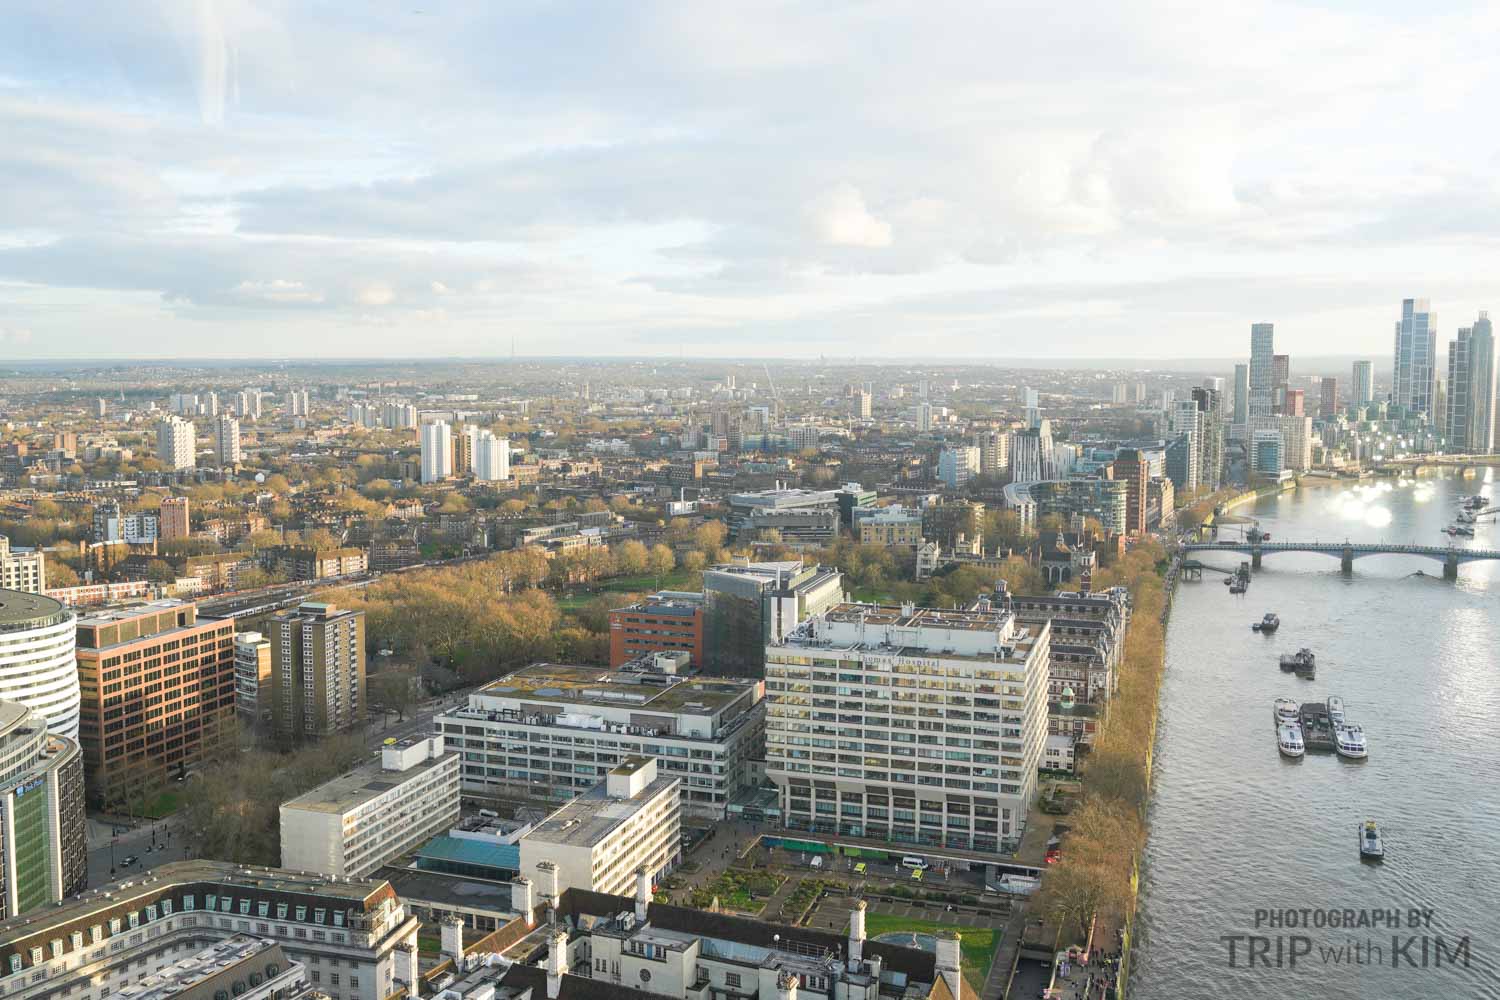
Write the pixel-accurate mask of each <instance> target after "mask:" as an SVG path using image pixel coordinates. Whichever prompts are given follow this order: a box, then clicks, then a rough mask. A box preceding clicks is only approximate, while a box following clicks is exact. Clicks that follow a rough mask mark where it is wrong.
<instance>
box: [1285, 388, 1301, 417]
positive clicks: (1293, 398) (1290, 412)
mask: <svg viewBox="0 0 1500 1000" xmlns="http://www.w3.org/2000/svg"><path fill="white" fill-rule="evenodd" d="M1281 398H1282V399H1283V400H1284V402H1283V403H1282V405H1281V412H1282V414H1283V415H1284V416H1288V417H1304V416H1307V392H1306V391H1305V390H1303V389H1286V390H1284V391H1283V392H1282V397H1281Z"/></svg>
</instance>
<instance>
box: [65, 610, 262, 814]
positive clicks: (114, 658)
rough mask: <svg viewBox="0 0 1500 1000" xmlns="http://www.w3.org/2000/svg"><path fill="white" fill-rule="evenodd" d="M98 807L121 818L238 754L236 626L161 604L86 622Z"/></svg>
mask: <svg viewBox="0 0 1500 1000" xmlns="http://www.w3.org/2000/svg"><path fill="white" fill-rule="evenodd" d="M77 655H78V683H79V688H80V690H81V694H82V697H83V701H82V706H81V709H80V713H79V724H78V742H79V744H80V745H81V746H82V748H83V764H84V775H85V782H86V784H87V787H88V801H89V803H90V804H91V805H93V806H94V807H95V808H99V807H109V808H120V807H122V806H124V805H128V804H131V803H133V802H134V801H135V800H136V799H137V797H139V796H144V795H149V794H150V793H151V792H152V791H154V790H155V789H158V788H161V787H163V786H165V785H166V784H167V783H168V782H169V781H171V780H172V779H174V778H177V777H181V776H182V774H183V773H184V771H185V769H187V768H189V767H191V766H192V765H193V764H195V763H197V762H198V761H201V760H204V759H207V758H211V757H216V756H218V755H220V754H221V753H224V752H225V751H226V750H232V749H233V747H234V743H233V740H234V732H235V728H234V722H235V714H234V619H233V618H205V619H203V620H201V621H200V620H199V619H198V610H197V608H196V607H194V606H193V605H192V604H190V603H185V602H183V601H152V602H149V603H146V604H137V605H134V606H131V607H125V608H119V609H111V610H107V611H100V612H98V613H96V614H93V615H89V616H87V617H83V618H80V619H79V620H78V650H77Z"/></svg>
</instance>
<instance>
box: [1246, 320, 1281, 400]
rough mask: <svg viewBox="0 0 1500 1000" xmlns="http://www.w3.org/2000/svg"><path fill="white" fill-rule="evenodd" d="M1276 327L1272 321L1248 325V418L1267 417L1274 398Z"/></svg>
mask: <svg viewBox="0 0 1500 1000" xmlns="http://www.w3.org/2000/svg"><path fill="white" fill-rule="evenodd" d="M1275 342H1276V327H1275V324H1272V323H1252V324H1251V325H1250V395H1249V397H1248V398H1249V405H1250V409H1249V414H1248V419H1249V420H1250V421H1251V422H1252V423H1253V422H1254V421H1255V418H1257V417H1269V416H1271V415H1272V413H1273V412H1274V411H1273V407H1272V404H1273V400H1274V398H1275V373H1274V370H1273V366H1274V361H1273V358H1274V356H1275V353H1276V347H1275Z"/></svg>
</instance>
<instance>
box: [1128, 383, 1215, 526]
mask: <svg viewBox="0 0 1500 1000" xmlns="http://www.w3.org/2000/svg"><path fill="white" fill-rule="evenodd" d="M1185 402H1186V403H1187V404H1188V409H1190V410H1191V412H1192V414H1193V415H1194V416H1195V417H1196V415H1197V413H1198V408H1197V407H1195V406H1192V405H1191V400H1187V401H1185ZM1184 412H1187V411H1186V410H1185V411H1184ZM1182 438H1183V439H1185V440H1186V442H1187V450H1188V452H1189V453H1190V454H1192V455H1193V476H1194V477H1195V480H1196V476H1197V442H1196V440H1195V439H1194V438H1193V437H1192V435H1191V434H1183V435H1182ZM1114 467H1115V475H1114V478H1115V481H1116V482H1123V483H1124V484H1125V490H1126V492H1125V531H1126V533H1127V534H1131V535H1139V534H1142V533H1144V532H1145V530H1146V492H1147V488H1148V487H1147V483H1149V482H1150V480H1151V472H1150V469H1149V468H1148V466H1147V463H1146V461H1145V459H1144V458H1143V457H1142V455H1141V452H1140V449H1138V448H1121V449H1120V450H1119V452H1117V453H1116V455H1115V461H1114ZM1196 488H1197V483H1196V481H1195V482H1194V483H1193V485H1192V486H1191V487H1184V489H1196Z"/></svg>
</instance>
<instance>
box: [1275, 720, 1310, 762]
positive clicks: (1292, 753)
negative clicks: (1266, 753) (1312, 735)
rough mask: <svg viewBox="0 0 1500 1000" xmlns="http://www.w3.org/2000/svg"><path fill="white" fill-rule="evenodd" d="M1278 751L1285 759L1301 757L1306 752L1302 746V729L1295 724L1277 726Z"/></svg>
mask: <svg viewBox="0 0 1500 1000" xmlns="http://www.w3.org/2000/svg"><path fill="white" fill-rule="evenodd" d="M1276 749H1278V750H1280V751H1281V755H1282V756H1283V757H1301V756H1302V754H1303V753H1304V752H1305V750H1306V748H1305V747H1304V746H1303V745H1302V727H1301V726H1298V725H1296V724H1295V723H1293V724H1290V725H1285V726H1277V727H1276Z"/></svg>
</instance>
